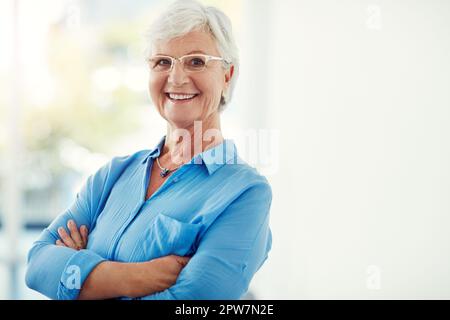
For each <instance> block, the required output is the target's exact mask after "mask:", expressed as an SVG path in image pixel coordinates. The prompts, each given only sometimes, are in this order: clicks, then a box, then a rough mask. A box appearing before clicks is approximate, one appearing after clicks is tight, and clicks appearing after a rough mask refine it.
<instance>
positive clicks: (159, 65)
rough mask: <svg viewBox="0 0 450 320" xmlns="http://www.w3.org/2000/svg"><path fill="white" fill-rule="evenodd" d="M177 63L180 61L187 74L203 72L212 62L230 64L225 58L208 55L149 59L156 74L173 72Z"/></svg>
mask: <svg viewBox="0 0 450 320" xmlns="http://www.w3.org/2000/svg"><path fill="white" fill-rule="evenodd" d="M175 61H179V62H180V63H181V65H182V66H183V69H184V71H187V72H199V71H203V70H205V69H206V68H207V66H208V64H209V62H210V61H222V62H223V63H224V64H225V65H228V64H229V62H228V61H226V60H225V59H224V58H221V57H214V56H209V55H206V54H188V55H185V56H182V57H179V58H174V57H171V56H163V55H157V56H154V57H152V58H150V59H148V63H149V66H150V70H152V71H154V72H170V71H172V69H173V66H174V65H175Z"/></svg>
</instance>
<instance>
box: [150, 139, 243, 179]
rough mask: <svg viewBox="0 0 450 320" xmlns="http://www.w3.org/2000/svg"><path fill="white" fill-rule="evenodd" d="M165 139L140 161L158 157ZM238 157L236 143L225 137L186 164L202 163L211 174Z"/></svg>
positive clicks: (235, 161) (237, 159) (236, 161)
mask: <svg viewBox="0 0 450 320" xmlns="http://www.w3.org/2000/svg"><path fill="white" fill-rule="evenodd" d="M165 140H166V136H164V137H163V138H162V139H161V140H160V142H159V143H158V145H157V146H156V147H155V148H154V149H153V150H150V152H149V153H148V155H147V156H146V157H145V159H144V160H143V161H142V163H146V162H147V160H148V159H150V158H152V159H155V158H157V157H159V155H160V154H161V151H162V148H163V147H164V142H165ZM238 161H239V158H238V154H237V149H236V145H235V144H234V142H233V140H230V139H225V140H224V141H223V142H222V143H220V144H218V145H217V146H215V147H213V148H211V149H208V150H206V151H203V152H202V153H199V154H198V155H196V156H195V157H193V158H192V159H191V161H189V162H188V163H186V164H187V165H204V166H205V167H206V169H207V170H208V174H209V175H211V174H213V173H214V172H215V171H217V170H218V169H219V168H221V167H222V166H224V165H225V164H231V163H234V164H235V163H238Z"/></svg>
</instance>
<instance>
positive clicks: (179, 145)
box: [161, 114, 224, 165]
mask: <svg viewBox="0 0 450 320" xmlns="http://www.w3.org/2000/svg"><path fill="white" fill-rule="evenodd" d="M223 140H224V138H223V135H222V131H221V128H220V118H219V115H218V114H214V115H211V116H210V117H208V118H207V119H206V120H203V121H194V123H192V124H191V125H189V126H187V127H183V128H181V127H177V126H175V125H173V124H168V125H167V135H166V140H165V143H164V148H163V150H162V155H161V158H163V159H164V160H165V162H169V163H170V162H171V163H173V164H175V165H179V164H182V163H186V162H189V161H190V160H191V159H192V158H193V157H194V156H196V155H197V154H199V153H202V152H203V151H205V150H207V149H210V148H212V147H214V146H216V145H218V144H220V143H222V142H223Z"/></svg>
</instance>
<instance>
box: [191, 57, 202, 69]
mask: <svg viewBox="0 0 450 320" xmlns="http://www.w3.org/2000/svg"><path fill="white" fill-rule="evenodd" d="M189 65H191V66H192V67H202V66H204V65H205V61H203V59H202V58H192V59H191V60H190V61H189Z"/></svg>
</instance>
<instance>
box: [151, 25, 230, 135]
mask: <svg viewBox="0 0 450 320" xmlns="http://www.w3.org/2000/svg"><path fill="white" fill-rule="evenodd" d="M152 52H153V55H166V56H171V57H174V58H179V57H181V56H184V55H187V54H192V53H201V54H206V55H211V56H216V57H220V54H219V52H218V50H217V48H216V42H215V40H214V39H213V37H212V36H211V35H210V34H209V33H206V32H204V31H192V32H190V33H188V34H186V35H184V36H182V37H179V38H174V39H171V40H168V41H157V42H156V43H155V44H154V45H153V47H152ZM232 74H233V68H230V69H229V70H226V69H224V68H223V64H222V62H221V61H210V62H209V63H208V65H207V68H206V69H205V70H203V71H199V72H189V71H187V72H186V71H185V70H184V69H183V66H182V65H181V63H179V62H178V61H177V62H175V64H174V66H173V68H172V70H171V71H170V72H159V73H158V72H152V71H150V78H149V91H150V97H151V99H152V101H153V103H154V104H155V106H156V109H157V110H158V112H159V113H160V114H161V116H162V117H163V118H164V119H166V120H167V121H168V122H169V123H171V124H172V125H175V126H176V127H181V128H186V127H190V126H191V125H192V124H193V123H194V121H205V120H207V119H208V118H209V117H211V116H212V115H214V114H215V113H217V112H218V108H219V103H220V99H221V96H222V92H225V90H226V89H227V88H228V85H229V82H230V79H231V76H232ZM170 94H185V95H193V94H195V95H196V96H195V97H194V98H192V99H188V100H176V99H172V98H171V96H170ZM172 97H173V95H172Z"/></svg>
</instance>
